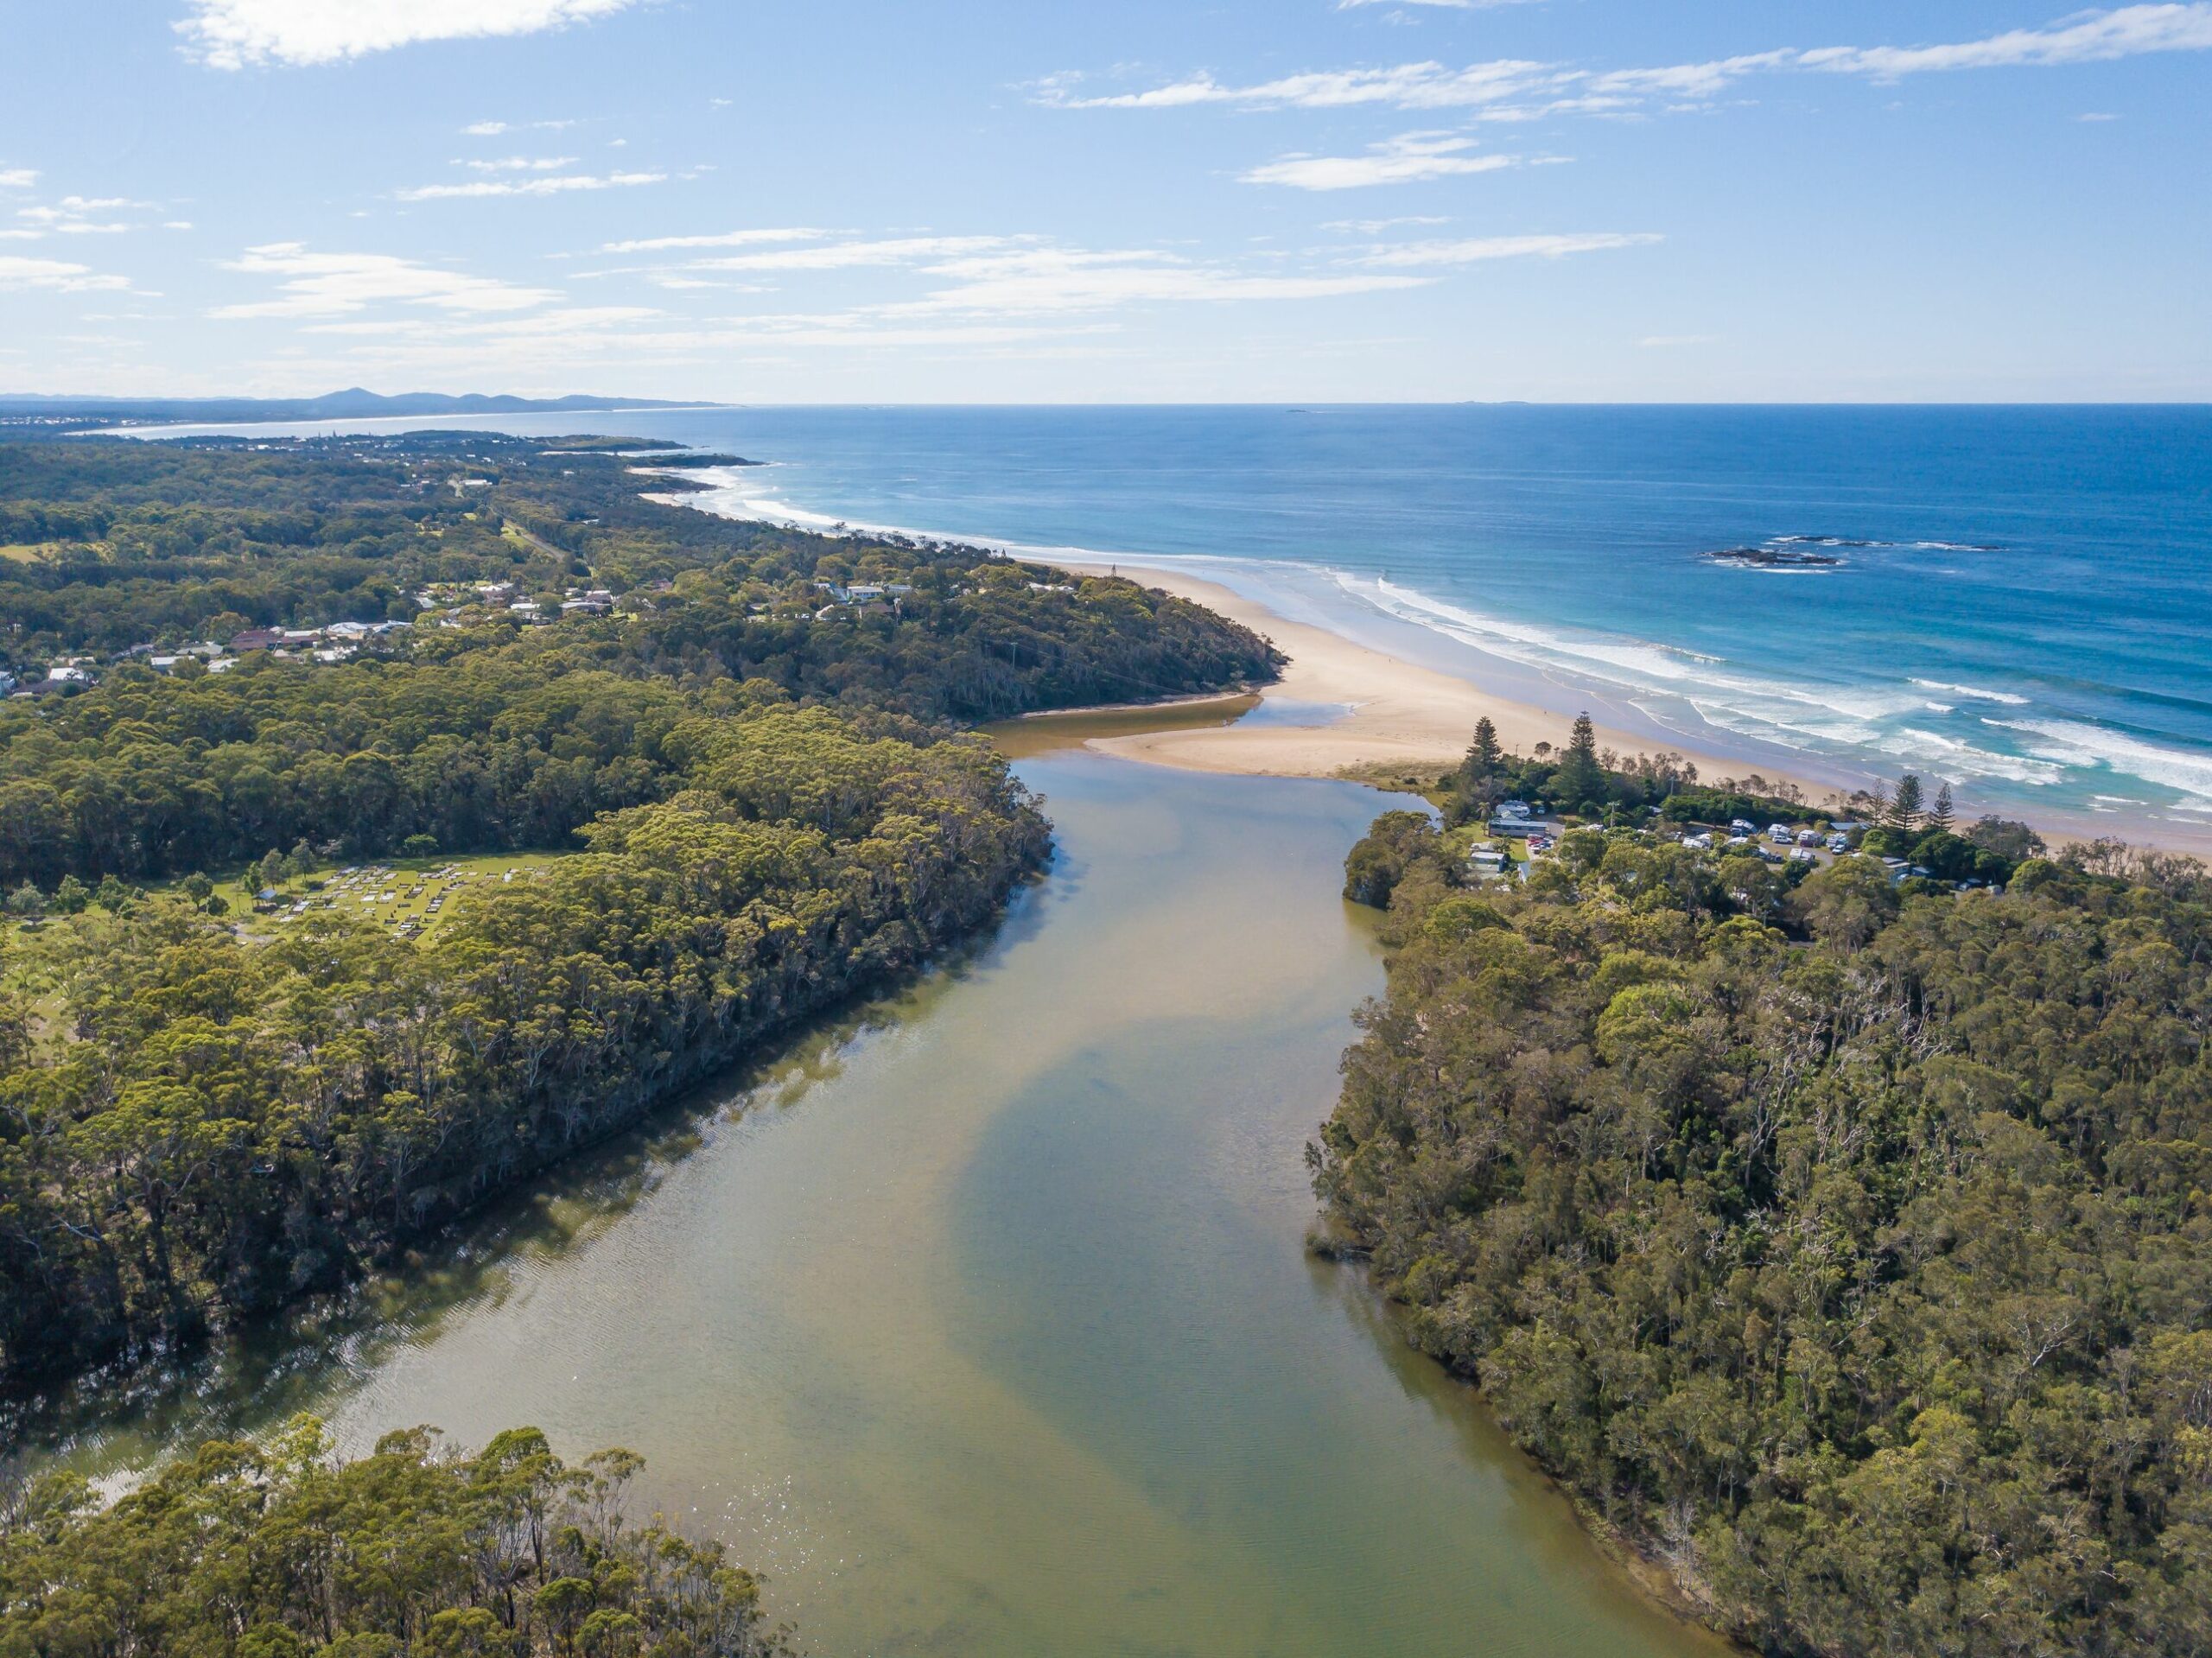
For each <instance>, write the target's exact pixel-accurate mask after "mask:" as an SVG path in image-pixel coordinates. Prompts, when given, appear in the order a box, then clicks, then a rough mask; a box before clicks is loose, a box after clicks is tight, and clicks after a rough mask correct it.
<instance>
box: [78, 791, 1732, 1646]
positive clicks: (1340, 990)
mask: <svg viewBox="0 0 2212 1658" xmlns="http://www.w3.org/2000/svg"><path fill="white" fill-rule="evenodd" d="M1020 772H1021V773H1022V775H1023V777H1024V778H1025V779H1026V780H1027V781H1028V782H1029V783H1030V785H1032V786H1033V787H1034V788H1036V789H1037V790H1039V791H1040V792H1041V793H1043V794H1044V795H1045V796H1046V799H1047V803H1048V804H1047V810H1049V811H1050V813H1051V815H1052V817H1053V819H1054V821H1055V823H1056V824H1057V826H1058V832H1059V843H1060V852H1059V856H1058V861H1057V862H1056V864H1055V866H1054V867H1053V869H1052V872H1051V873H1050V875H1049V876H1048V877H1047V878H1046V880H1044V881H1043V882H1042V883H1040V884H1039V886H1036V887H1034V888H1032V889H1030V890H1029V891H1027V893H1024V894H1023V895H1022V897H1021V898H1020V899H1019V900H1018V901H1017V903H1016V905H1015V908H1014V912H1013V914H1012V915H1011V916H1010V918H1009V919H1008V923H1007V926H1006V928H1005V929H1004V931H1002V932H1001V935H1000V936H999V937H997V938H996V939H995V941H994V942H993V943H990V944H989V945H988V947H986V948H984V949H982V950H980V951H979V952H977V953H976V955H974V956H972V957H970V958H968V959H967V960H965V961H963V962H961V963H958V964H957V965H955V966H953V967H951V968H949V969H943V970H940V971H938V972H937V973H935V974H933V975H930V976H929V977H928V978H926V979H925V980H924V981H922V982H921V983H919V984H918V985H916V986H915V987H913V988H911V989H909V990H908V991H907V992H906V993H905V994H901V995H899V996H898V997H895V998H893V999H890V1000H889V1001H886V1002H885V1003H882V1004H880V1005H878V1006H877V1007H874V1008H872V1009H870V1010H869V1011H868V1013H867V1014H866V1015H865V1016H863V1017H861V1018H859V1019H856V1020H852V1021H849V1022H848V1023H847V1024H845V1025H844V1026H840V1027H838V1028H836V1029H834V1030H829V1031H826V1032H822V1033H820V1034H818V1035H817V1036H816V1037H815V1038H813V1039H810V1040H809V1041H807V1042H804V1043H802V1044H801V1045H799V1046H798V1049H797V1050H796V1051H794V1052H793V1054H792V1055H791V1057H790V1058H787V1059H786V1060H785V1062H783V1063H782V1064H779V1065H778V1066H775V1067H773V1068H772V1069H771V1070H768V1071H767V1072H766V1073H765V1074H764V1075H762V1076H760V1077H756V1078H753V1079H750V1080H748V1081H747V1083H744V1084H743V1085H738V1084H733V1085H731V1087H730V1088H729V1089H728V1090H727V1092H726V1093H725V1095H723V1096H720V1097H716V1096H712V1095H710V1096H709V1097H708V1099H707V1101H706V1102H705V1104H704V1106H703V1107H702V1109H699V1110H696V1111H695V1112H694V1113H692V1114H690V1115H689V1116H688V1117H687V1118H686V1119H685V1120H684V1121H683V1123H682V1124H681V1125H679V1126H677V1127H673V1128H664V1129H663V1130H662V1131H661V1133H660V1134H659V1135H658V1137H657V1138H655V1139H651V1140H638V1141H633V1142H630V1143H627V1144H625V1145H621V1146H617V1147H610V1148H608V1149H607V1151H605V1152H603V1153H601V1154H599V1155H598V1156H596V1157H594V1158H592V1159H583V1160H582V1161H581V1162H579V1163H578V1164H575V1165H572V1166H570V1167H569V1168H568V1169H566V1170H564V1171H563V1172H562V1173H561V1174H560V1175H559V1176H558V1178H555V1179H551V1180H549V1181H546V1182H543V1183H541V1185H540V1186H539V1187H538V1189H537V1194H536V1195H535V1197H533V1198H532V1199H531V1201H530V1202H529V1203H528V1204H524V1205H522V1206H521V1207H519V1208H518V1210H514V1211H512V1212H510V1213H509V1214H508V1215H507V1216H506V1217H504V1218H502V1219H499V1220H497V1221H496V1222H495V1223H487V1229H486V1230H485V1231H484V1232H483V1233H482V1234H481V1235H480V1236H478V1237H476V1238H475V1239H474V1241H473V1242H472V1244H471V1247H470V1248H469V1249H468V1250H467V1253H466V1255H465V1257H464V1259H463V1261H462V1262H461V1265H459V1266H456V1267H453V1268H451V1269H450V1270H449V1274H448V1278H447V1279H446V1280H445V1281H444V1282H442V1284H437V1285H433V1286H423V1287H417V1288H416V1289H414V1290H411V1291H410V1292H409V1293H407V1294H406V1295H404V1296H403V1297H401V1298H400V1299H399V1300H398V1301H397V1303H396V1304H395V1305H393V1306H392V1307H391V1309H390V1310H389V1311H390V1314H391V1316H390V1317H389V1318H385V1319H384V1320H382V1321H380V1322H378V1323H376V1324H372V1325H368V1326H349V1327H347V1328H346V1329H334V1330H333V1331H331V1332H329V1335H328V1338H327V1339H326V1340H321V1341H310V1342H307V1343H304V1344H302V1343H301V1342H298V1341H294V1342H293V1343H291V1344H289V1345H286V1344H270V1345H268V1346H267V1347H266V1348H264V1349H249V1350H244V1351H242V1352H241V1353H240V1354H238V1355H236V1356H232V1357H231V1358H230V1359H228V1360H226V1364H225V1367H224V1369H223V1370H222V1371H221V1373H220V1374H219V1375H210V1376H208V1377H207V1378H205V1379H203V1380H202V1382H200V1383H199V1384H198V1385H197V1386H196V1387H195V1388H194V1392H193V1394H192V1395H191V1396H190V1397H189V1398H187V1399H184V1400H182V1401H177V1402H175V1403H174V1404H172V1405H170V1406H168V1407H165V1408H164V1409H163V1410H162V1411H160V1412H158V1413H153V1414H149V1415H146V1416H143V1417H142V1418H140V1419H139V1420H138V1421H137V1423H136V1424H135V1425H131V1424H117V1425H114V1426H111V1428H110V1429H108V1430H107V1431H105V1432H102V1431H94V1432H87V1433H85V1434H83V1435H82V1436H80V1437H79V1439H77V1441H76V1442H75V1444H74V1445H73V1446H72V1447H70V1448H69V1450H68V1451H67V1452H66V1453H65V1454H66V1455H67V1456H68V1457H69V1458H70V1459H71V1460H73V1461H74V1462H75V1463H77V1464H78V1465H79V1466H81V1467H84V1468H86V1470H87V1471H93V1472H99V1471H114V1470H117V1469H120V1468H124V1467H127V1466H130V1465H131V1464H136V1463H142V1462H143V1459H144V1458H146V1457H148V1456H149V1455H151V1454H153V1453H154V1452H156V1451H157V1450H158V1448H159V1447H160V1445H162V1443H163V1442H164V1441H165V1440H170V1439H183V1438H188V1437H191V1435H192V1433H193V1432H194V1431H197V1430H202V1429H206V1430H224V1429H238V1428H251V1427H256V1426H266V1425H267V1424H269V1423H270V1422H271V1421H273V1420H277V1419H279V1418H281V1417H282V1416H283V1414H284V1413H287V1412H289V1411H290V1410H293V1409H298V1408H312V1409H315V1410H316V1411H317V1412H318V1413H321V1414H323V1415H325V1416H326V1417H327V1419H328V1420H330V1421H331V1422H332V1424H333V1426H334V1429H335V1431H336V1432H337V1433H338V1435H339V1437H340V1440H341V1442H342V1443H343V1445H345V1446H346V1448H347V1449H348V1450H359V1449H361V1448H365V1446H366V1445H369V1444H371V1443H372V1442H373V1440H374V1439H375V1438H376V1437H377V1436H378V1434H380V1433H382V1432H385V1431H388V1430H389V1429H391V1428H393V1427H396V1426H407V1425H411V1424H415V1423H420V1422H431V1423H435V1424H437V1425H439V1426H442V1427H443V1428H445V1429H446V1430H448V1432H451V1433H452V1434H454V1436H455V1437H457V1438H459V1439H462V1440H464V1441H471V1442H474V1441H480V1440H481V1439H484V1438H485V1437H486V1436H487V1435H488V1434H490V1433H491V1432H494V1431H496V1430H498V1429H499V1428H502V1427H505V1426H512V1425H514V1424H517V1423H519V1422H531V1423H534V1424H536V1425H537V1426H540V1427H542V1428H543V1429H544V1430H545V1431H546V1432H548V1433H549V1434H550V1436H551V1438H552V1439H553V1442H554V1444H555V1445H556V1447H557V1448H558V1449H560V1450H561V1451H562V1452H563V1453H564V1454H565V1453H571V1452H574V1453H579V1454H581V1453H582V1452H588V1451H589V1450H591V1449H594V1448H595V1447H598V1446H601V1445H610V1444H620V1445H628V1446H629V1447H631V1448H632V1449H633V1450H636V1451H639V1452H642V1453H643V1454H644V1455H645V1457H646V1458H648V1459H649V1467H648V1471H647V1474H646V1477H645V1482H644V1486H643V1490H642V1496H643V1498H644V1500H645V1502H648V1503H651V1504H653V1505H657V1506H658V1507H660V1508H662V1509H664V1510H665V1511H666V1512H667V1513H668V1514H669V1515H670V1516H671V1518H672V1519H674V1520H676V1521H678V1522H680V1523H682V1524H683V1525H684V1526H686V1527H687V1528H696V1529H698V1530H701V1531H704V1532H708V1533H710V1534H716V1535H720V1536H721V1537H724V1538H726V1539H728V1540H729V1541H730V1543H731V1544H732V1545H733V1547H734V1551H735V1553H737V1555H738V1556H739V1558H741V1560H744V1561H745V1562H746V1563H747V1564H748V1565H752V1566H756V1567H758V1568H759V1569H760V1570H762V1571H764V1572H766V1573H767V1574H768V1577H769V1586H768V1599H769V1602H770V1604H771V1606H772V1609H773V1610H774V1611H775V1612H776V1613H777V1614H778V1615H779V1616H785V1617H791V1618H793V1619H795V1620H796V1621H797V1622H798V1625H799V1627H800V1630H801V1633H802V1636H803V1638H804V1644H805V1646H806V1647H807V1648H809V1649H810V1650H811V1651H813V1652H816V1653H819V1654H823V1655H840V1658H842V1655H853V1658H858V1655H896V1654H956V1653H957V1654H963V1655H1006V1658H1014V1655H1025V1658H1027V1655H1036V1654H1054V1655H1077V1658H1087V1655H1102V1658H1103V1655H1108V1654H1116V1655H1128V1654H1153V1653H1160V1654H1167V1653H1191V1654H1207V1655H1212V1654H1226V1655H1253V1658H1258V1655H1262V1654H1265V1655H1286V1658H1307V1655H1311V1658H1321V1655H1351V1654H1358V1655H1378V1658H1395V1655H1408V1658H1427V1655H1438V1658H1442V1655H1447V1654H1466V1653H1470V1652H1477V1651H1480V1652H1500V1653H1512V1654H1516V1655H1522V1654H1526V1655H1534V1658H1552V1655H1557V1658H1599V1655H1615V1654H1618V1655H1623V1658H1627V1655H1637V1658H1643V1655H1659V1658H1672V1655H1676V1654H1681V1655H1688V1654H1692V1653H1700V1654H1709V1653H1713V1652H1715V1651H1718V1650H1719V1649H1720V1648H1719V1643H1718V1642H1713V1641H1711V1640H1709V1639H1708V1638H1707V1637H1705V1636H1702V1635H1700V1634H1699V1633H1697V1632H1695V1631H1693V1630H1689V1629H1685V1628H1683V1627H1682V1626H1681V1625H1680V1624H1678V1623H1675V1621H1674V1620H1673V1619H1672V1618H1671V1617H1669V1616H1667V1615H1666V1614H1665V1613H1663V1612H1662V1611H1661V1610H1658V1609H1656V1607H1654V1606H1652V1605H1651V1604H1649V1603H1647V1602H1646V1601H1644V1600H1643V1598H1640V1596H1639V1595H1638V1594H1637V1591H1635V1590H1634V1589H1633V1588H1632V1587H1631V1586H1630V1585H1629V1584H1628V1583H1627V1582H1626V1580H1625V1579H1624V1578H1623V1577H1622V1576H1621V1575H1620V1574H1619V1573H1618V1572H1616V1571H1615V1570H1614V1569H1613V1568H1612V1567H1611V1566H1609V1565H1608V1564H1606V1563H1605V1561H1604V1560H1601V1559H1600V1558H1599V1555H1598V1553H1597V1552H1596V1550H1595V1549H1594V1548H1593V1547H1592V1546H1591V1545H1590V1544H1589V1543H1588V1542H1587V1540H1586V1539H1584V1538H1583V1537H1582V1536H1581V1534H1580V1533H1579V1531H1578V1530H1577V1528H1576V1527H1575V1525H1574V1523H1573V1518H1572V1515H1570V1513H1569V1512H1568V1510H1567V1506H1566V1504H1565V1503H1564V1502H1563V1501H1561V1500H1560V1498H1559V1497H1558V1496H1556V1494H1555V1493H1554V1492H1553V1491H1551V1490H1549V1489H1548V1487H1547V1486H1546V1485H1545V1484H1544V1483H1543V1482H1542V1481H1541V1479H1539V1478H1538V1477H1535V1475H1534V1474H1533V1473H1532V1472H1531V1471H1529V1469H1528V1467H1527V1465H1526V1464H1525V1463H1524V1462H1522V1460H1521V1459H1520V1458H1518V1457H1517V1456H1516V1455H1515V1454H1514V1453H1513V1452H1511V1451H1510V1447H1508V1446H1506V1445H1504V1444H1503V1441H1502V1440H1501V1439H1500V1438H1499V1436H1498V1435H1497V1432H1496V1431H1495V1429H1494V1428H1492V1427H1491V1425H1490V1424H1489V1422H1488V1420H1487V1419H1486V1418H1485V1417H1484V1415H1483V1413H1482V1412H1481V1409H1480V1407H1479V1404H1478V1401H1476V1400H1475V1398H1474V1396H1473V1395H1472V1394H1471V1393H1469V1392H1468V1391H1467V1390H1466V1389H1465V1388H1462V1387H1460V1386H1459V1384H1457V1383H1455V1382H1452V1380H1451V1379H1450V1378H1449V1377H1446V1376H1445V1375H1443V1374H1442V1373H1441V1372H1440V1371H1439V1370H1438V1369H1436V1367H1434V1366H1433V1365H1432V1364H1430V1363H1427V1361H1426V1360H1423V1359H1421V1357H1420V1356H1418V1355H1416V1354H1414V1353H1413V1352H1411V1351H1410V1350H1408V1349H1407V1348H1406V1347H1405V1345H1404V1344H1403V1343H1402V1341H1401V1340H1400V1339H1399V1337H1398V1336H1397V1334H1396V1332H1395V1329H1394V1328H1393V1327H1392V1324H1391V1321H1390V1319H1389V1315H1388V1313H1387V1312H1385V1311H1384V1310H1383V1309H1382V1308H1381V1307H1380V1306H1379V1305H1377V1304H1376V1301H1375V1299H1374V1298H1373V1297H1372V1295H1371V1294H1370V1292H1369V1291H1368V1290H1367V1288H1366V1287H1365V1286H1364V1284H1363V1280H1361V1278H1360V1277H1359V1275H1358V1274H1357V1272H1356V1271H1354V1270H1352V1269H1349V1268H1344V1267H1334V1266H1331V1265H1327V1264H1325V1263H1323V1262H1320V1261H1315V1260H1313V1259H1312V1258H1311V1257H1309V1256H1308V1255H1306V1253H1305V1252H1304V1250H1303V1249H1302V1248H1301V1240H1302V1237H1303V1235H1304V1234H1305V1232H1306V1229H1308V1228H1309V1227H1310V1226H1311V1225H1312V1224H1313V1219H1314V1210H1313V1198H1312V1196H1311V1193H1310V1192H1309V1191H1308V1190H1307V1188H1306V1174H1305V1169H1304V1166H1303V1161H1302V1157H1301V1150H1302V1147H1303V1145H1304V1142H1305V1140H1306V1138H1307V1137H1308V1136H1309V1135H1310V1134H1312V1133H1313V1128H1314V1127H1315V1125H1316V1124H1317V1123H1318V1122H1319V1121H1320V1120H1321V1118H1322V1117H1323V1116H1324V1115H1325V1114H1326V1112H1327V1111H1328V1109H1329V1108H1330V1105H1331V1103H1332V1100H1333V1096H1334V1093H1335V1089H1336V1075H1337V1073H1336V1065H1337V1059H1338V1054H1339V1053H1340V1052H1341V1051H1342V1049H1343V1047H1344V1045H1345V1044H1346V1042H1348V1041H1349V1040H1350V1039H1351V1036H1352V1034H1353V1026H1352V1024H1351V1011H1352V1010H1353V1009H1354V1008H1355V1007H1357V1005H1358V1004H1359V1003H1360V1002H1361V1001H1363V1000H1364V999H1365V998H1366V997H1368V996H1370V995H1372V994H1376V993H1377V992H1378V991H1379V990H1380V989H1381V987H1382V969H1381V962H1380V957H1379V954H1378V952H1377V950H1376V946H1375V943H1374V941H1373V939H1372V937H1371V935H1370V932H1369V931H1368V929H1367V926H1366V924H1365V922H1364V921H1363V918H1362V917H1361V916H1360V915H1359V914H1357V912H1353V911H1351V909H1349V908H1348V906H1346V905H1344V903H1343V902H1342V900H1341V899H1339V898H1338V886H1339V885H1340V881H1341V873H1340V866H1341V861H1342V859H1343V856H1344V852H1345V850H1346V849H1347V848H1349V847H1350V845H1351V842H1352V841H1353V840H1354V839H1356V838H1357V835H1359V834H1360V833H1361V832H1362V830H1363V829H1364V828H1365V826H1366V823H1367V822H1368V820H1369V819H1370V817H1371V816H1373V814H1374V813H1375V811H1376V810H1377V809H1378V804H1377V803H1378V797H1376V795H1374V794H1373V793H1371V792H1370V791H1366V790H1363V789H1361V788H1358V787H1356V786H1354V785H1346V784H1333V783H1314V782H1298V781H1286V780H1277V779H1264V778H1216V777H1207V776H1204V775H1200V774H1195V773H1188V772H1172V771H1167V770H1164V769H1160V768H1154V767H1149V766H1144V765H1135V764H1132V763H1130V762H1127V761H1122V760H1117V759H1109V758H1106V757H1103V756H1100V755H1096V754H1093V753H1087V752H1084V751H1081V750H1076V751H1072V752H1056V753H1037V754H1033V755H1032V756H1030V757H1029V758H1027V759H1024V760H1023V761H1021V763H1020Z"/></svg>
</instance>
